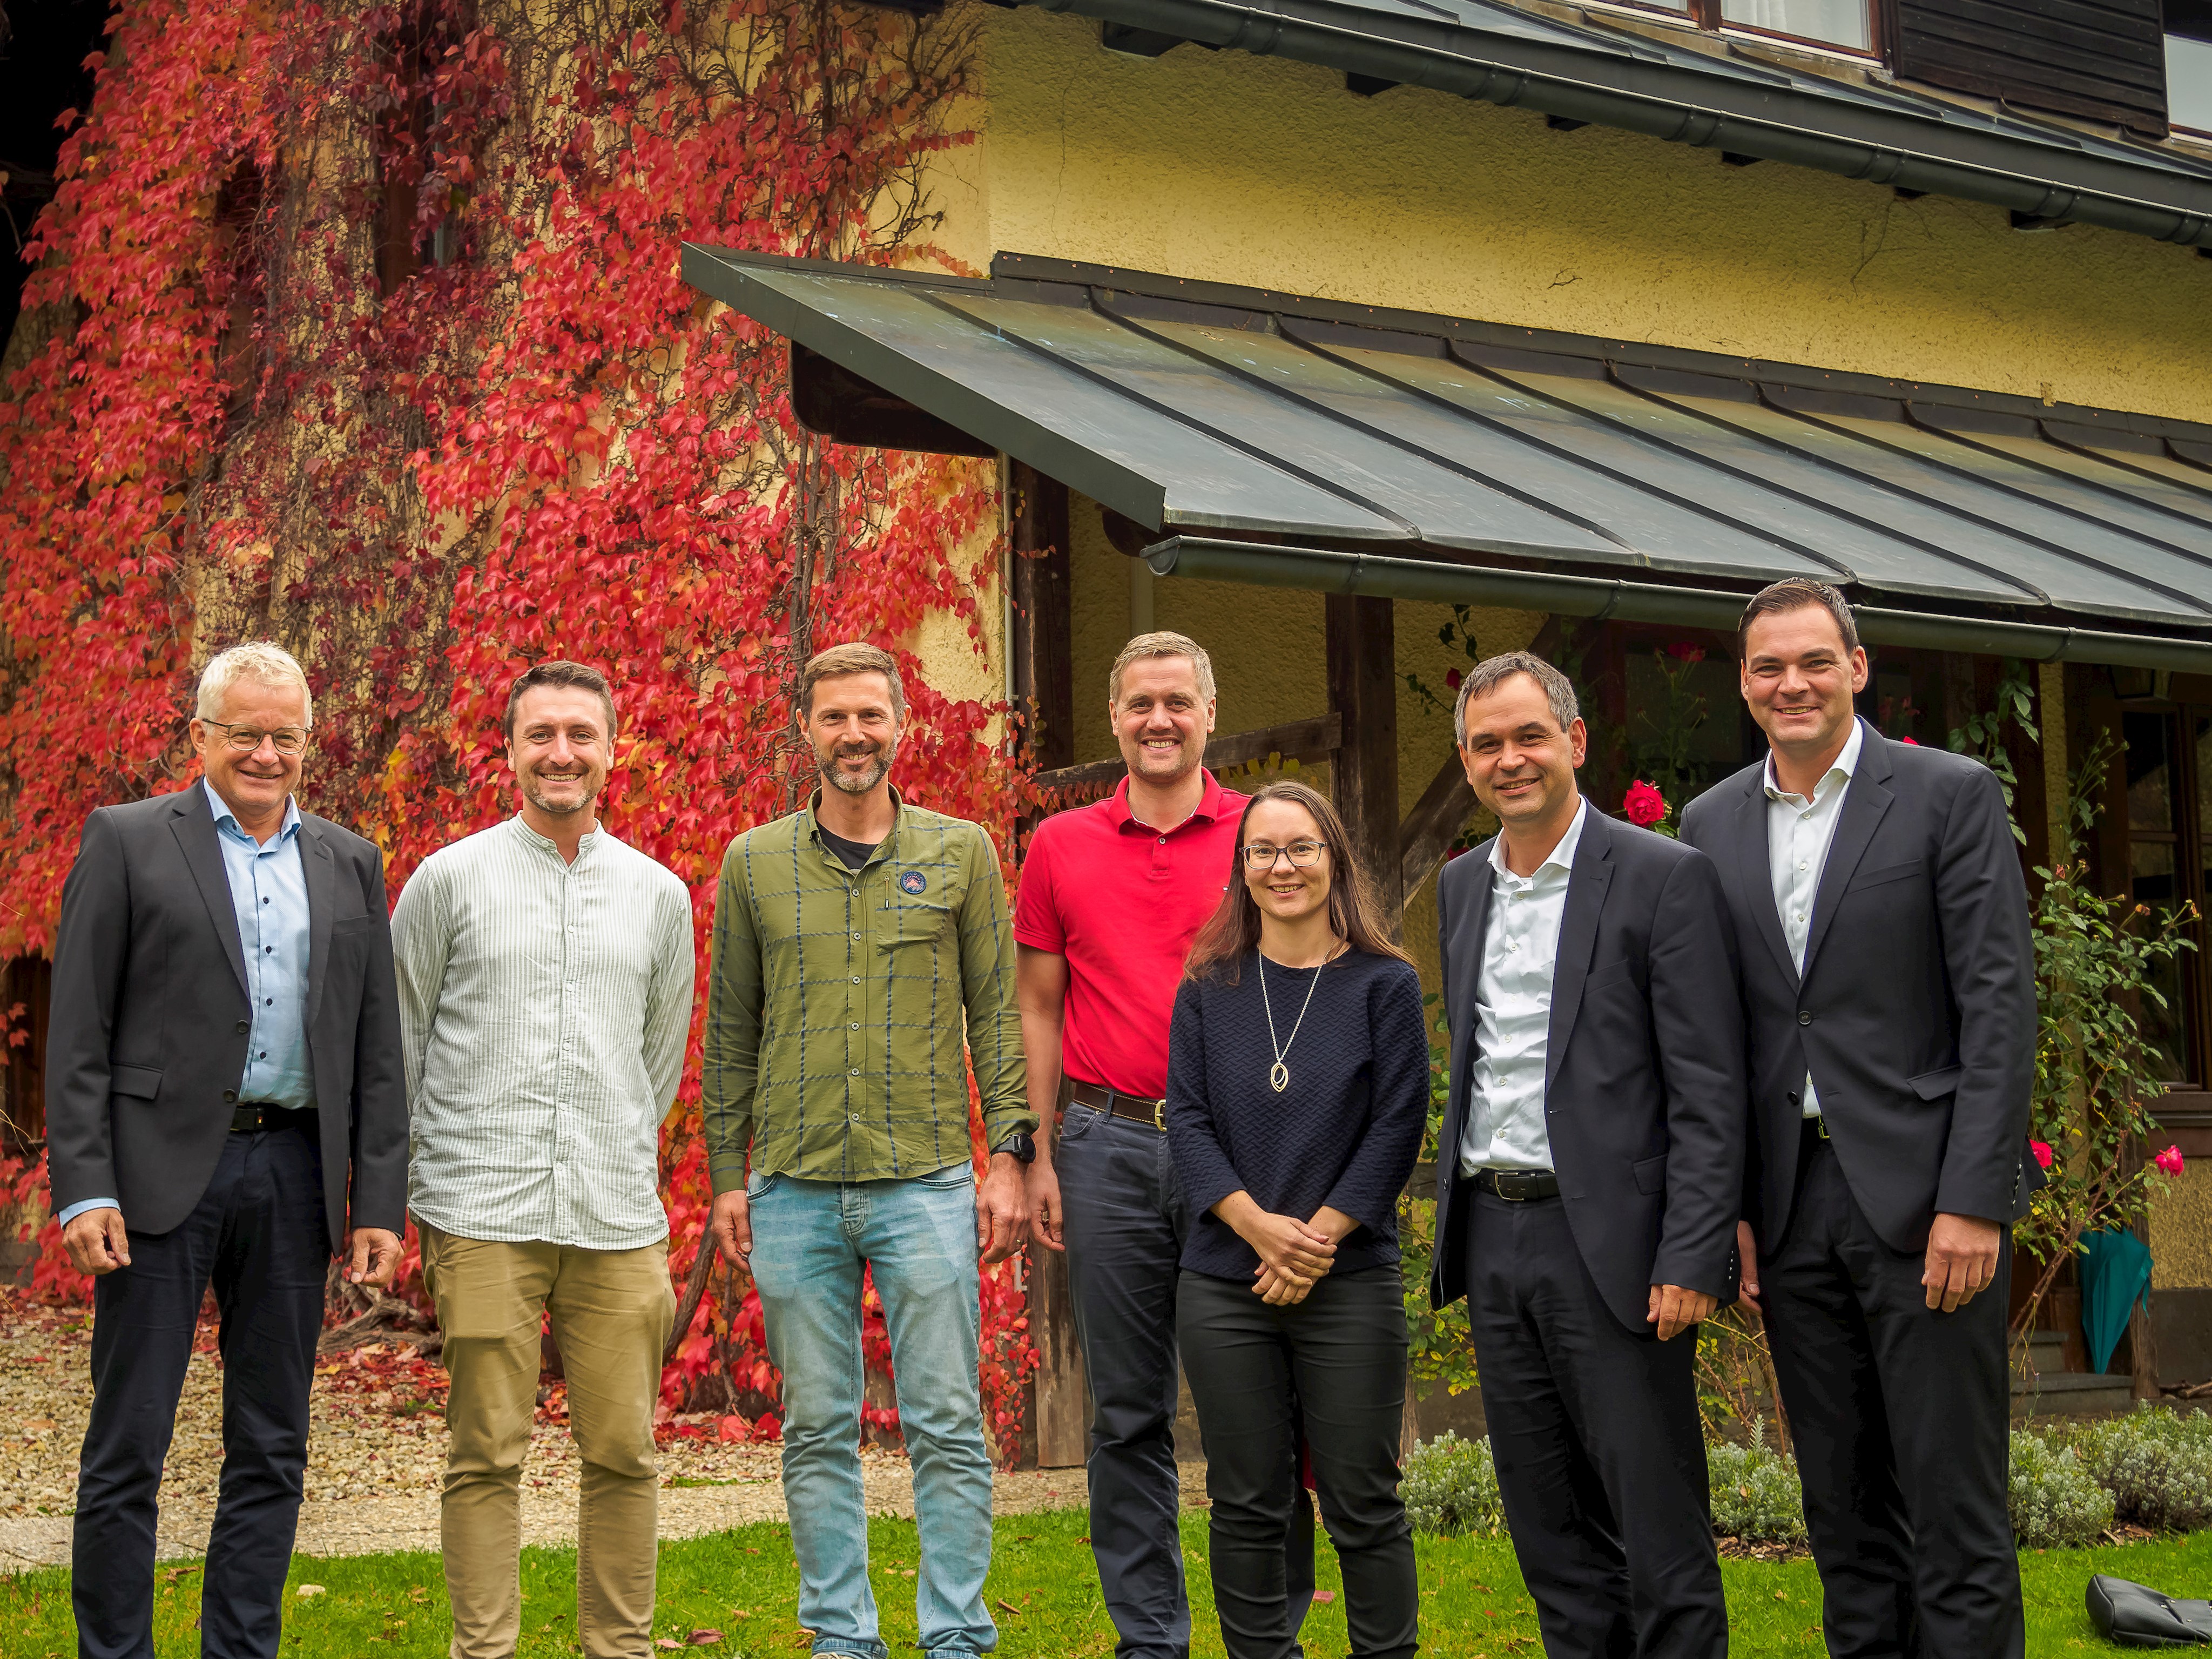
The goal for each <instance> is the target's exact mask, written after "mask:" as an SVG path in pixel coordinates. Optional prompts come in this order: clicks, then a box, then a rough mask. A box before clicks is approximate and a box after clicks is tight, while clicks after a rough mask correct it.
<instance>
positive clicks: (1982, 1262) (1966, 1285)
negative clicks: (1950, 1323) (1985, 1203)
mask: <svg viewBox="0 0 2212 1659" xmlns="http://www.w3.org/2000/svg"><path fill="white" fill-rule="evenodd" d="M2003 1238H2004V1230H2003V1229H2002V1228H2001V1227H1999V1226H1998V1225H1997V1224H1996V1222H1994V1221H1984V1220H1983V1219H1982V1218H1981V1217H1979V1216H1978V1215H1939V1216H1937V1217H1936V1225H1934V1226H1932V1227H1930V1228H1929V1230H1928V1265H1927V1267H1926V1268H1925V1270H1924V1271H1923V1273H1921V1275H1920V1282H1921V1283H1922V1284H1923V1285H1926V1286H1927V1287H1928V1305H1929V1307H1931V1308H1941V1309H1942V1310H1943V1311H1944V1312H1945V1313H1952V1312H1955V1311H1956V1310H1959V1309H1960V1308H1963V1307H1965V1306H1966V1304H1967V1303H1969V1302H1971V1301H1972V1300H1973V1299H1974V1297H1975V1296H1976V1295H1977V1294H1978V1293H1979V1292H1980V1291H1985V1290H1987V1289H1988V1288H1989V1287H1990V1281H1991V1280H1992V1279H1995V1278H1996V1276H1997V1249H1998V1246H1999V1245H2000V1244H2001V1243H2002V1242H2003Z"/></svg>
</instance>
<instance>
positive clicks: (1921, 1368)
mask: <svg viewBox="0 0 2212 1659" xmlns="http://www.w3.org/2000/svg"><path fill="white" fill-rule="evenodd" d="M2001 1249H2002V1255H2000V1256H1999V1257H1998V1261H1997V1276H1996V1282H1995V1283H1994V1284H1992V1285H1990V1287H1989V1288H1988V1289H1987V1290H1985V1291H1982V1292H1981V1294H1980V1295H1978V1296H1977V1297H1974V1299H1973V1300H1972V1301H1971V1302H1969V1303H1967V1304H1966V1305H1965V1306H1964V1307H1962V1308H1960V1309H1959V1310H1956V1311H1955V1312H1952V1313H1948V1314H1947V1313H1941V1312H1934V1311H1930V1310H1929V1307H1928V1304H1927V1291H1926V1290H1925V1289H1924V1288H1923V1285H1921V1283H1920V1275H1921V1273H1922V1271H1923V1265H1924V1257H1923V1254H1922V1253H1921V1252H1918V1251H1912V1252H1904V1251H1898V1250H1893V1249H1890V1248H1889V1246H1887V1244H1885V1243H1882V1241H1881V1239H1880V1238H1879V1237H1876V1235H1875V1231H1874V1229H1873V1228H1872V1227H1871V1226H1870V1225H1868V1222H1867V1218H1866V1217H1865V1216H1864V1215H1863V1214H1862V1213H1861V1212H1860V1211H1859V1206H1858V1205H1857V1201H1856V1200H1853V1198H1852V1197H1851V1192H1850V1187H1849V1186H1848V1185H1847V1184H1846V1183H1845V1182H1844V1171H1843V1167H1842V1165H1840V1164H1838V1162H1837V1161H1836V1155H1835V1151H1834V1148H1833V1147H1832V1146H1831V1145H1830V1144H1829V1143H1828V1142H1827V1141H1826V1140H1824V1139H1820V1137H1818V1136H1817V1135H1814V1134H1809V1133H1808V1136H1807V1137H1806V1145H1805V1147H1804V1151H1803V1154H1802V1158H1801V1159H1800V1161H1799V1164H1798V1175H1797V1196H1796V1204H1795V1206H1794V1207H1793V1209H1792V1211H1791V1213H1790V1225H1789V1228H1788V1230H1787V1231H1786V1232H1785V1234H1784V1237H1783V1238H1782V1239H1781V1241H1780V1242H1779V1243H1778V1245H1776V1246H1773V1247H1771V1250H1770V1252H1769V1254H1768V1255H1767V1259H1766V1260H1765V1261H1764V1262H1763V1263H1762V1264H1761V1265H1760V1268H1759V1301H1760V1302H1761V1303H1762V1304H1764V1306H1765V1310H1766V1332H1767V1339H1768V1341H1769V1343H1770V1345H1771V1346H1772V1349H1773V1352H1774V1369H1775V1371H1776V1373H1777V1375H1778V1376H1779V1377H1780V1379H1781V1383H1782V1401H1783V1405H1784V1409H1786V1410H1787V1411H1788V1412H1789V1413H1790V1437H1791V1440H1792V1441H1793V1443H1794V1445H1795V1449H1796V1454H1797V1474H1798V1479H1799V1480H1800V1481H1801V1482H1802V1485H1803V1486H1804V1489H1805V1524H1806V1528H1807V1530H1808V1532H1809V1533H1810V1534H1812V1545H1813V1559H1814V1561H1815V1562H1816V1563H1817V1564H1818V1565H1819V1566H1820V1587H1821V1589H1822V1591H1823V1592H1824V1595H1825V1598H1826V1611H1825V1613H1824V1622H1825V1623H1826V1635H1827V1640H1828V1651H1829V1653H1830V1654H1831V1655H1832V1656H1834V1659H1904V1656H1911V1659H1918V1656H1921V1655H1928V1656H1941V1659H2017V1656H2018V1655H2019V1654H2021V1651H2022V1650H2023V1649H2024V1647H2025V1645H2026V1643H2027V1630H2026V1624H2025V1620H2024V1616H2023V1614H2022V1613H2021V1595H2020V1558H2019V1555H2018V1554H2017V1553H2016V1552H2015V1548H2014V1546H2013V1537H2012V1522H2011V1521H2010V1519H2009V1517H2008V1514H2007V1510H2006V1507H2005V1488H2006V1463H2007V1456H2008V1447H2009V1437H2008V1431H2009V1429H2010V1427H2011V1419H2010V1412H2011V1401H2010V1396H2009V1394H2008V1389H2007V1387H2006V1378H2005V1315H2006V1292H2007V1290H2008V1285H2009V1284H2010V1280H2011V1276H2012V1239H2011V1230H2010V1229H2009V1228H2008V1229H2006V1230H2005V1238H2004V1242H2003V1243H2002V1247H2001Z"/></svg>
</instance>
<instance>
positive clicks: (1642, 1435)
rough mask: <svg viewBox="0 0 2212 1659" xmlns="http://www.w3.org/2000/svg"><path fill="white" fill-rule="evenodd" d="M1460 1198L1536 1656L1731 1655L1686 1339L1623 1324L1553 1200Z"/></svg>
mask: <svg viewBox="0 0 2212 1659" xmlns="http://www.w3.org/2000/svg"><path fill="white" fill-rule="evenodd" d="M1468 1196H1470V1197H1471V1198H1472V1199H1473V1200H1474V1202H1472V1203H1470V1204H1468V1205H1467V1206H1465V1208H1464V1210H1463V1211H1462V1214H1464V1215H1465V1217H1466V1221H1465V1223H1464V1225H1465V1226H1466V1227H1467V1228H1468V1235H1467V1246H1468V1249H1467V1263H1468V1297H1467V1300H1468V1326H1469V1328H1470V1330H1471V1332H1472V1334H1473V1335H1474V1358H1475V1364H1476V1366H1477V1369H1478V1370H1479V1371H1480V1378H1481V1387H1482V1410H1483V1415H1484V1416H1485V1417H1486V1418H1487V1419H1489V1423H1490V1449H1491V1453H1492V1456H1493V1457H1495V1458H1496V1460H1497V1464H1498V1494H1499V1496H1500V1497H1501V1498H1503V1499H1504V1504H1505V1521H1506V1525H1507V1526H1508V1528H1510V1530H1511V1532H1512V1534H1513V1553H1514V1554H1515V1555H1516V1557H1517V1558H1518V1559H1519V1560H1520V1563H1521V1576H1522V1578H1524V1579H1525V1580H1526V1581H1527V1582H1528V1593H1529V1594H1530V1595H1533V1596H1534V1598H1535V1601H1536V1621H1537V1625H1538V1626H1539V1628H1540V1629H1541V1631H1542V1632H1543V1635H1544V1651H1545V1652H1546V1653H1547V1655H1549V1656H1550V1659H1631V1656H1634V1659H1660V1656H1667V1659H1706V1656H1717V1655H1722V1654H1725V1653H1726V1652H1727V1651H1728V1603H1727V1601H1726V1600H1725V1599H1724V1598H1723V1595H1722V1593H1721V1570H1720V1559H1719V1557H1718V1556H1717V1553H1715V1551H1714V1547H1713V1527H1712V1511H1711V1504H1710V1501H1709V1499H1708V1498H1707V1495H1706V1491H1705V1436H1704V1433H1703V1431H1702V1429H1701V1427H1700V1425H1699V1420H1698V1395H1697V1383H1696V1359H1697V1342H1696V1337H1695V1335H1694V1334H1692V1333H1689V1332H1685V1333H1684V1334H1681V1335H1680V1336H1677V1337H1676V1338H1674V1340H1672V1341H1671V1342H1662V1341H1660V1340H1657V1338H1656V1337H1654V1336H1651V1335H1649V1334H1641V1333H1635V1332H1631V1331H1629V1330H1628V1329H1627V1328H1626V1327H1624V1326H1623V1325H1622V1324H1621V1322H1620V1320H1619V1319H1617V1318H1615V1317H1614V1316H1613V1310H1612V1309H1610V1308H1608V1307H1607V1305H1606V1304H1605V1300H1604V1298H1603V1297H1601V1296H1600V1295H1599V1294H1598V1289H1597V1286H1596V1285H1595V1283H1593V1282H1592V1280H1591V1279H1590V1276H1589V1271H1588V1270H1587V1269H1586V1268H1584V1267H1583V1258H1582V1253H1581V1251H1580V1250H1579V1249H1577V1247H1576V1244H1575V1239H1574V1234H1573V1232H1572V1231H1571V1229H1570V1228H1569V1226H1568V1224H1567V1212H1566V1206H1565V1205H1564V1204H1563V1203H1562V1202H1561V1201H1560V1200H1558V1199H1556V1198H1547V1199H1535V1200H1529V1201H1528V1202H1525V1203H1516V1202H1513V1201H1511V1200H1506V1199H1502V1198H1499V1197H1498V1196H1497V1195H1496V1194H1492V1193H1486V1192H1480V1191H1470V1192H1469V1194H1468Z"/></svg>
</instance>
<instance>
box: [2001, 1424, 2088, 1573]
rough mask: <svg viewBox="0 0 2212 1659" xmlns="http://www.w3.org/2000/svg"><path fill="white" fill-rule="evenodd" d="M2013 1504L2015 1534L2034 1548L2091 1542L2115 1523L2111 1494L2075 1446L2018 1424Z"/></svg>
mask: <svg viewBox="0 0 2212 1659" xmlns="http://www.w3.org/2000/svg"><path fill="white" fill-rule="evenodd" d="M2007 1485H2008V1493H2007V1497H2008V1508H2009V1509H2010V1510H2011V1511H2012V1530H2013V1535H2014V1536H2015V1537H2016V1538H2018V1539H2019V1540H2020V1541H2021V1544H2022V1545H2023V1546H2025V1547H2028V1548H2031V1549H2046V1548H2049V1547H2051V1546H2053V1545H2059V1544H2087V1543H2092V1542H2093V1541H2095V1540H2096V1538H2097V1536H2098V1534H2100V1533H2103V1532H2104V1531H2106V1529H2107V1528H2110V1527H2111V1526H2112V1493H2110V1492H2106V1490H2105V1489H2104V1488H2103V1487H2102V1486H2099V1485H2098V1484H2097V1480H2096V1477H2095V1476H2093V1475H2092V1474H2090V1473H2089V1466H2088V1465H2087V1464H2086V1463H2084V1462H2082V1461H2081V1458H2080V1457H2079V1456H2078V1455H2075V1450H2074V1449H2073V1448H2072V1447H2071V1446H2061V1445H2054V1444H2052V1443H2051V1442H2050V1441H2047V1440H2044V1439H2040V1438H2039V1437H2036V1436H2035V1435H2033V1434H2029V1433H2027V1432H2026V1431H2022V1430H2020V1429H2015V1430H2014V1431H2013V1435H2012V1472H2011V1477H2010V1479H2009V1480H2008V1483H2007Z"/></svg>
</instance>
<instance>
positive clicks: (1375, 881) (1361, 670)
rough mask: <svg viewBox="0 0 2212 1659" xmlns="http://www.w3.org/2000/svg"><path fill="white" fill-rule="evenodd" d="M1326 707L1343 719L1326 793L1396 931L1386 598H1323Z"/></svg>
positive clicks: (1392, 677) (1391, 620)
mask: <svg viewBox="0 0 2212 1659" xmlns="http://www.w3.org/2000/svg"><path fill="white" fill-rule="evenodd" d="M1322 606H1323V610H1324V615H1325V617H1326V629H1325V633H1326V636H1327V641H1328V702H1329V707H1330V708H1332V709H1334V711H1335V712H1336V713H1337V714H1339V715H1340V716H1341V717H1342V719H1343V721H1344V726H1343V740H1342V742H1341V743H1340V744H1339V745H1338V748H1337V751H1336V758H1335V760H1334V762H1333V763H1332V764H1331V787H1330V790H1329V794H1330V797H1331V799H1333V801H1334V804H1335V806H1336V810H1337V811H1338V812H1339V813H1340V814H1341V815H1342V816H1343V818H1344V824H1345V829H1346V832H1347V833H1348V834H1349V835H1350V836H1351V837H1352V856H1353V857H1354V858H1355V859H1357V860H1358V863H1359V868H1360V871H1361V872H1362V873H1363V874H1364V875H1365V876H1366V878H1367V879H1368V883H1369V889H1370V891H1371V892H1372V893H1373V894H1374V896H1375V902H1376V908H1377V909H1378V910H1380V911H1381V912H1382V913H1383V915H1385V916H1387V917H1389V919H1390V921H1391V924H1392V931H1393V932H1395V931H1396V928H1397V923H1398V921H1399V917H1400V914H1401V909H1402V899H1401V895H1400V891H1399V856H1398V663H1397V629H1396V623H1395V616H1394V613H1393V611H1392V610H1391V604H1390V601H1389V600H1388V599H1369V598H1366V597H1364V596H1360V595H1355V594H1349V593H1331V594H1328V595H1327V596H1326V597H1325V598H1324V599H1322Z"/></svg>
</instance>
